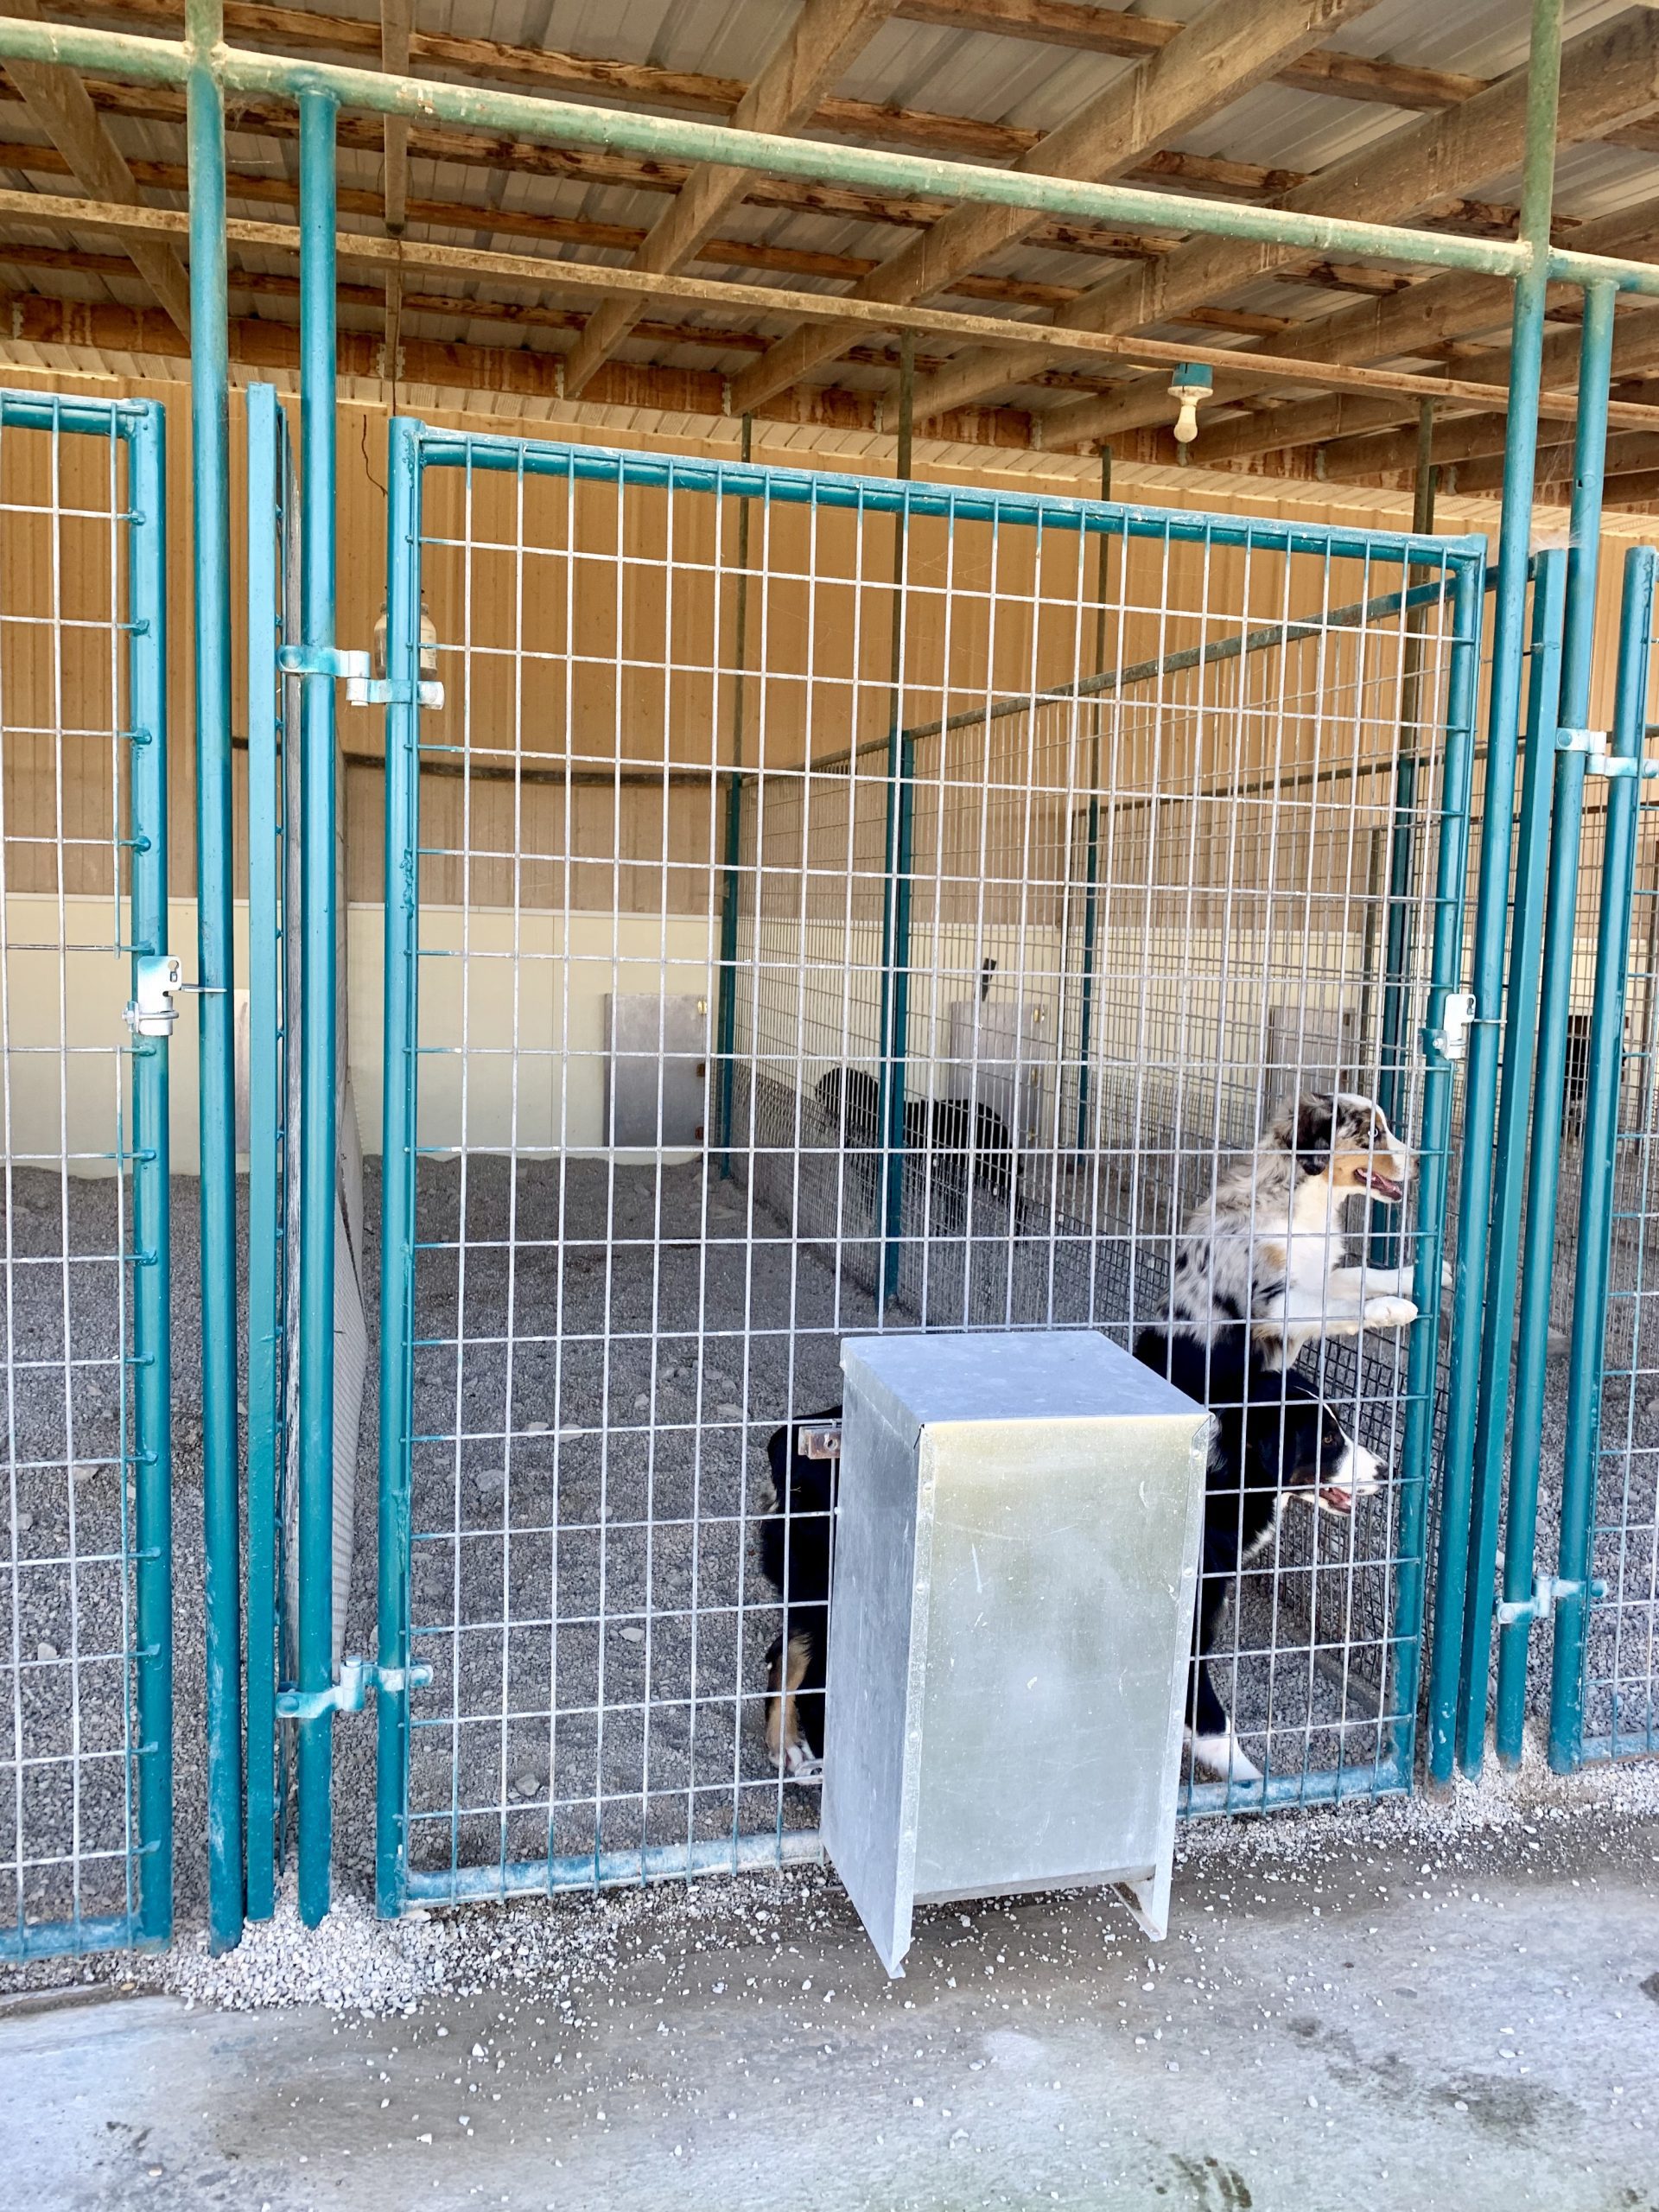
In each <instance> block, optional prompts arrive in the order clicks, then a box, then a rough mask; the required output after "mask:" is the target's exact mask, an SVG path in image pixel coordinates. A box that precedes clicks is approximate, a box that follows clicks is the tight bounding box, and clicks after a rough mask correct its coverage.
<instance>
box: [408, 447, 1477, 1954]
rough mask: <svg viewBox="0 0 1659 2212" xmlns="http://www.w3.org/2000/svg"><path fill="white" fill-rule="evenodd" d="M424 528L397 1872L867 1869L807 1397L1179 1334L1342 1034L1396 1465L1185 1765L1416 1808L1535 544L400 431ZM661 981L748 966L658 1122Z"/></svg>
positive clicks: (1240, 1640) (414, 590)
mask: <svg viewBox="0 0 1659 2212" xmlns="http://www.w3.org/2000/svg"><path fill="white" fill-rule="evenodd" d="M746 513H747V527H746V528H745V527H743V526H742V524H743V518H744V516H745V514H746ZM389 558H390V575H391V594H390V601H389V627H388V652H387V660H388V677H389V689H390V694H391V703H390V705H389V709H388V740H387V819H388V845H387V877H386V880H387V886H388V913H387V967H386V993H387V1001H386V1024H387V1027H386V1036H387V1052H386V1095H385V1136H384V1144H385V1162H386V1166H385V1185H384V1188H385V1213H384V1236H385V1242H384V1246H383V1250H384V1253H385V1276H384V1281H383V1314H382V1320H383V1325H382V1360H383V1368H382V1404H383V1408H384V1409H385V1412H384V1418H383V1427H382V1440H383V1459H382V1470H381V1482H382V1497H381V1512H380V1528H381V1532H382V1547H383V1548H382V1554H381V1562H380V1568H381V1618H380V1637H381V1648H380V1655H379V1666H380V1681H381V1697H380V1716H381V1719H380V1726H381V1791H382V1796H381V1808H380V1811H381V1830H380V1852H379V1857H380V1874H381V1883H380V1897H381V1904H382V1907H383V1909H385V1910H397V1909H398V1907H399V1906H400V1905H401V1904H403V1903H404V1902H406V1901H408V1900H410V1899H416V1898H418V1899H435V1898H442V1897H463V1896H469V1895H485V1894H499V1893H501V1892H503V1891H512V1890H525V1889H544V1888H549V1887H557V1886H562V1885H571V1884H581V1885H592V1884H595V1883H599V1882H603V1881H608V1880H618V1879H629V1880H632V1879H639V1878H648V1877H651V1876H653V1875H658V1874H670V1873H686V1872H700V1871H704V1870H715V1869H717V1868H732V1867H735V1866H741V1865H746V1864H752V1863H756V1862H757V1861H766V1862H771V1863H775V1862H776V1861H778V1860H779V1859H789V1858H792V1857H795V1856H798V1855H801V1854H803V1853H811V1852H813V1851H814V1850H815V1849H816V1841H815V1836H814V1825H815V1821H816V1813H817V1804H816V1785H814V1784H811V1783H800V1782H797V1781H794V1780H792V1779H785V1777H784V1775H782V1774H781V1773H780V1772H779V1771H778V1770H777V1767H776V1765H775V1764H774V1762H773V1760H772V1757H771V1756H770V1755H769V1754H768V1752H767V1751H766V1744H765V1737H764V1726H763V1724H764V1720H765V1717H766V1709H767V1704H768V1699H767V1692H766V1683H767V1662H766V1655H767V1650H768V1646H769V1644H770V1643H771V1642H772V1639H773V1637H775V1636H776V1635H778V1634H779V1632H780V1630H782V1628H783V1627H784V1625H785V1616H784V1611H783V1608H782V1606H781V1604H780V1600H779V1594H778V1592H776V1591H774V1590H773V1589H772V1586H770V1585H769V1584H768V1583H767V1582H766V1580H765V1579H764V1577H763V1575H762V1573H761V1572H760V1567H759V1564H758V1555H757V1554H756V1552H755V1549H754V1537H755V1531H756V1527H757V1524H758V1522H759V1521H760V1518H761V1517H762V1516H764V1515H765V1514H766V1512H767V1511H768V1510H771V1507H772V1489H771V1484H770V1482H769V1479H768V1473H767V1462H766V1443H767V1439H768V1437H769V1436H770V1435H771V1434H772V1432H773V1431H774V1430H775V1429H776V1428H777V1427H779V1426H780V1425H781V1424H783V1423H785V1422H786V1421H789V1420H790V1419H791V1418H792V1417H795V1416H798V1415H803V1414H810V1413H811V1412H813V1411H814V1410H816V1409H817V1408H823V1407H825V1406H828V1405H831V1404H833V1403H835V1402H836V1401H837V1400H838V1398H839V1395H840V1384H839V1346H840V1341H841V1338H842V1336H843V1335H844V1334H846V1333H849V1332H866V1331H868V1330H870V1329H872V1328H885V1329H893V1328H929V1327H949V1328H956V1329H960V1328H963V1327H969V1328H972V1327H986V1328H995V1329H1003V1330H1006V1329H1007V1328H1009V1327H1020V1326H1035V1327H1052V1326H1055V1325H1061V1326H1065V1325H1077V1326H1080V1327H1092V1328H1104V1329H1107V1330H1108V1331H1109V1332H1111V1333H1112V1334H1113V1335H1114V1336H1115V1337H1116V1339H1117V1340H1118V1341H1120V1342H1127V1341H1128V1339H1129V1338H1130V1336H1131V1335H1132V1333H1133V1332H1134V1330H1135V1329H1136V1328H1137V1327H1139V1326H1141V1325H1145V1324H1153V1323H1156V1322H1158V1321H1159V1320H1160V1319H1163V1318H1164V1315H1165V1313H1166V1301H1167V1296H1168V1284H1169V1273H1170V1266H1171V1259H1172V1254H1173V1246H1174V1242H1175V1239H1176V1236H1177V1235H1178V1233H1179V1229H1180V1227H1181V1224H1182V1222H1183V1219H1184V1217H1185V1214H1186V1213H1187V1212H1188V1211H1189V1210H1190V1209H1191V1208H1192V1206H1193V1205H1197V1204H1198V1202H1199V1201H1200V1200H1202V1199H1203V1198H1205V1194H1206V1193H1207V1192H1208V1191H1209V1189H1210V1188H1211V1185H1212V1184H1213V1182H1214V1180H1215V1179H1216V1177H1217V1173H1218V1172H1219V1171H1220V1169H1221V1167H1222V1166H1223V1164H1224V1162H1225V1161H1226V1160H1229V1159H1230V1157H1231V1156H1233V1155H1235V1154H1236V1153H1237V1152H1238V1151H1239V1150H1240V1149H1241V1148H1243V1149H1244V1150H1245V1151H1248V1148H1249V1147H1250V1146H1252V1145H1253V1144H1254V1143H1255V1142H1256V1141H1258V1139H1259V1138H1260V1136H1261V1134H1262V1130H1263V1129H1264V1128H1265V1126H1266V1124H1267V1122H1268V1119H1269V1118H1270V1116H1271V1115H1272V1113H1273V1112H1274V1110H1275V1109H1278V1108H1279V1107H1280V1106H1281V1104H1282V1103H1284V1102H1285V1101H1286V1100H1287V1098H1289V1097H1291V1096H1294V1094H1295V1093H1296V1092H1297V1091H1298V1090H1299V1089H1301V1088H1305V1087H1306V1080H1305V1079H1307V1078H1312V1077H1315V1076H1318V1077H1322V1078H1324V1079H1325V1080H1326V1081H1327V1082H1328V1080H1329V1078H1330V1077H1331V1075H1332V1072H1333V1071H1334V1072H1337V1073H1339V1074H1340V1075H1341V1077H1342V1079H1343V1081H1344V1084H1346V1085H1348V1086H1349V1087H1351V1088H1357V1089H1360V1090H1368V1091H1370V1092H1372V1093H1373V1094H1376V1095H1383V1096H1387V1097H1388V1098H1389V1102H1390V1106H1391V1111H1392V1113H1393V1115H1394V1118H1395V1122H1397V1124H1398V1125H1399V1126H1400V1127H1401V1128H1402V1129H1404V1130H1406V1131H1408V1133H1409V1134H1410V1135H1411V1136H1412V1138H1413V1140H1414V1141H1416V1142H1417V1143H1418V1144H1419V1145H1420V1146H1421V1156H1420V1159H1419V1160H1418V1164H1417V1168H1416V1172H1415V1179H1414V1188H1413V1194H1412V1200H1411V1206H1410V1211H1409V1213H1408V1217H1407V1218H1406V1219H1405V1221H1404V1222H1403V1224H1401V1223H1396V1224H1395V1228H1396V1231H1397V1232H1399V1241H1401V1242H1402V1244H1403V1262H1404V1264H1405V1265H1406V1266H1407V1267H1408V1268H1413V1269H1414V1274H1415V1288H1416V1293H1417V1297H1418V1302H1419V1304H1420V1306H1421V1311H1422V1314H1423V1319H1422V1320H1421V1323H1420V1325H1418V1326H1417V1327H1416V1328H1415V1329H1414V1330H1413V1331H1411V1332H1409V1333H1408V1335H1407V1336H1394V1337H1381V1336H1375V1335H1373V1336H1368V1337H1367V1338H1364V1340H1363V1343H1362V1344H1360V1345H1359V1346H1358V1347H1357V1348H1356V1346H1355V1344H1354V1343H1353V1341H1352V1340H1351V1339H1349V1340H1347V1341H1346V1342H1345V1344H1337V1343H1335V1342H1332V1343H1331V1344H1328V1345H1327V1347H1326V1357H1325V1362H1324V1364H1323V1366H1322V1367H1319V1368H1316V1370H1315V1379H1316V1380H1319V1377H1320V1376H1322V1377H1323V1381H1322V1383H1321V1387H1322V1389H1324V1391H1325V1395H1326V1396H1327V1398H1328V1400H1329V1402H1331V1403H1332V1405H1333V1407H1335V1408H1338V1412H1339V1414H1340V1415H1341V1417H1342V1418H1343V1419H1344V1422H1345V1425H1346V1426H1348V1427H1350V1428H1351V1429H1352V1430H1354V1431H1355V1432H1356V1433H1358V1434H1359V1435H1361V1436H1362V1437H1363V1440H1365V1441H1366V1442H1367V1443H1369V1444H1370V1446H1371V1448H1372V1449H1373V1450H1374V1451H1375V1452H1377V1454H1378V1457H1379V1459H1381V1460H1382V1462H1383V1465H1384V1467H1385V1470H1386V1471H1387V1477H1388V1479H1387V1480H1386V1482H1385V1484H1384V1485H1383V1489H1382V1491H1380V1493H1379V1494H1378V1496H1377V1497H1376V1498H1375V1499H1374V1500H1371V1501H1369V1502H1368V1503H1366V1504H1365V1505H1364V1506H1363V1509H1362V1510H1361V1511H1360V1512H1359V1513H1357V1515H1356V1516H1353V1517H1352V1518H1351V1519H1349V1520H1345V1521H1344V1522H1342V1523H1341V1524H1340V1525H1339V1526H1337V1525H1334V1524H1333V1525H1332V1528H1331V1529H1329V1531H1328V1532H1324V1533H1321V1532H1319V1531H1316V1530H1315V1529H1313V1525H1312V1523H1311V1522H1310V1521H1309V1520H1308V1517H1307V1516H1306V1514H1305V1513H1303V1512H1302V1511H1301V1510H1300V1509H1290V1510H1287V1512H1286V1513H1285V1514H1284V1515H1283V1516H1281V1518H1280V1519H1279V1521H1278V1522H1277V1523H1276V1534H1275V1535H1274V1539H1273V1541H1272V1542H1271V1543H1270V1544H1269V1545H1268V1548H1266V1550H1265V1551H1263V1552H1262V1553H1260V1554H1256V1555H1255V1557H1253V1558H1252V1559H1250V1560H1249V1561H1248V1563H1247V1564H1246V1566H1245V1567H1243V1569H1242V1570H1241V1572H1240V1573H1238V1574H1237V1575H1236V1577H1235V1578H1233V1584H1234V1586H1233V1589H1232V1597H1233V1603H1232V1605H1231V1607H1230V1618H1231V1621H1232V1627H1231V1629H1230V1631H1229V1634H1228V1638H1227V1641H1226V1644H1225V1648H1224V1649H1222V1650H1220V1651H1218V1652H1217V1656H1216V1658H1215V1661H1214V1662H1213V1663H1214V1666H1215V1669H1216V1671H1217V1676H1218V1678H1221V1677H1224V1679H1225V1683H1226V1687H1225V1688H1224V1692H1223V1694H1224V1699H1225V1700H1226V1701H1227V1702H1228V1703H1229V1705H1230V1709H1231V1710H1232V1711H1233V1713H1234V1714H1235V1717H1236V1721H1237V1725H1238V1727H1239V1731H1240V1734H1241V1737H1242V1738H1244V1739H1246V1740H1248V1742H1249V1745H1250V1746H1251V1751H1252V1756H1253V1757H1254V1758H1255V1760H1256V1763H1257V1764H1258V1765H1260V1766H1261V1767H1262V1775H1261V1777H1259V1778H1257V1779H1256V1780H1255V1781H1253V1782H1243V1781H1240V1780H1237V1779H1235V1780H1233V1781H1230V1782H1227V1783H1222V1782H1217V1781H1214V1780H1205V1779H1204V1778H1203V1777H1189V1778H1188V1780H1187V1782H1186V1783H1185V1785H1184V1792H1185V1795H1184V1802H1185V1806H1186V1808H1187V1809H1188V1810H1189V1811H1199V1810H1211V1809H1213V1810H1220V1809H1226V1808H1232V1809H1240V1808H1262V1807H1264V1806H1273V1805H1278V1804H1281V1803H1287V1802H1298V1803H1300V1802H1313V1801H1317V1800H1320V1799H1329V1798H1332V1797H1335V1796H1349V1795H1368V1796H1369V1795H1376V1794H1379V1793H1382V1792H1385V1791H1388V1790H1392V1789H1402V1788H1406V1787H1408V1786H1409V1777H1410V1770H1411V1760H1412V1747H1413V1739H1414V1726H1415V1715H1416V1688H1417V1681H1418V1675H1419V1656H1420V1636H1421V1618H1422V1599H1423V1581H1424V1574H1423V1567H1424V1531H1425V1515H1426V1509H1427V1497H1428V1491H1429V1486H1430V1483H1431V1480H1432V1478H1433V1395H1434V1394H1433V1376H1434V1371H1435V1316H1436V1313H1437V1312H1438V1306H1439V1300H1440V1267H1441V1238H1442V1233H1443V1221H1444V1205H1445V1194H1446V1167H1447V1160H1448V1154H1449V1149H1450V1129H1451V1116H1450V1089H1451V1083H1452V1063H1451V1062H1450V1061H1449V1060H1448V1059H1446V1058H1444V1057H1442V1056H1441V1055H1440V1052H1438V1051H1437V1050H1432V1051H1428V1052H1425V1051H1424V1049H1423V1044H1422V1040H1423V1039H1424V1038H1425V1036H1426V1035H1434V1034H1438V1033H1439V1031H1440V1026H1441V1014H1442V1008H1443V1001H1445V998H1446V995H1447V994H1448V993H1449V992H1451V991H1452V990H1453V989H1455V988H1456V986H1457V984H1458V982H1459V963H1460V959H1461V954H1462V943H1463V938H1462V905H1463V890H1464V881H1465V873H1466V861H1467V832H1468V796H1469V785H1470V776H1471V757H1472V745H1471V728H1472V719H1473V715H1474V709H1475V692H1476V688H1477V686H1476V664H1477V658H1478V626H1479V618H1480V607H1481V601H1482V582H1483V574H1484V569H1483V549H1482V548H1481V547H1480V546H1479V545H1478V543H1473V542H1471V541H1465V540H1441V539H1424V538H1419V539H1415V540H1410V539H1407V538H1405V537H1398V536H1392V535H1379V534H1370V533H1364V532H1357V531H1342V530H1329V529H1319V528H1316V529H1308V528H1304V527H1301V526H1299V525H1295V524H1280V523H1255V522H1243V521H1239V520H1237V519H1236V518H1211V517H1206V516H1199V515H1189V514H1171V513H1160V512H1152V511H1147V510H1141V509H1135V508H1129V507H1122V506H1115V505H1098V504H1091V503H1086V502H1077V501H1070V500H1061V499H1029V498H1022V497H1012V496H1002V495H995V494H986V493H979V492H975V493H956V492H951V491H947V490H944V489H941V488H939V487H936V486H918V485H914V484H901V485H893V484H890V483H883V482H878V481H871V480H863V479H854V478H845V477H836V476H828V475H818V474H804V473H798V472H793V471H784V470H772V469H764V468H758V467H747V466H734V465H727V464H721V463H710V462H707V461H678V460H666V459H661V458H658V457H655V456H650V455H634V454H616V453H607V452H605V451H603V450H601V449H597V448H583V447H577V448H570V447H565V446H561V445H557V444H552V443H547V444H543V443H539V442H528V441H516V440H510V439H500V438H467V437H463V436H459V435H450V434H447V433H440V432H437V431H435V430H429V429H425V428H424V427H423V426H421V425H419V424H416V423H407V422H400V423H397V424H396V425H395V426H394V437H393V445H392V480H391V531H390V556H389ZM1408 564H1409V565H1408ZM426 610H429V616H430V620H431V624H432V626H433V627H434V629H435V640H436V641H435V648H434V647H430V646H429V647H428V648H427V649H426V650H427V652H434V651H435V659H436V665H437V672H438V674H439V675H440V676H441V677H442V682H443V694H444V703H443V705H442V709H441V710H437V711H434V710H423V709H422V708H421V707H420V705H419V703H418V682H419V671H418V668H417V660H418V659H419V658H420V657H421V654H422V651H423V649H422V646H421V644H420V638H421V630H422V623H423V612H424V611H426ZM618 994H627V995H635V996H638V995H641V994H645V995H654V996H655V997H656V998H657V999H658V1000H659V1001H660V1002H661V1004H662V1006H663V1008H664V1015H663V1024H662V1033H661V1035H660V1036H659V1038H658V1053H657V1061H658V1067H659V1069H661V1070H667V1069H668V1068H669V1066H670V1064H671V1062H672V1060H673V1057H674V1055H673V1050H672V1046H673V1039H672V1038H671V1036H670V1033H669V1031H668V1028H667V1027H666V1025H667V1021H668V1011H667V1010H668V1008H669V1007H670V1006H671V1004H672V1002H674V1001H677V999H679V998H681V997H683V996H686V995H695V996H700V997H707V998H708V999H709V1002H710V1003H711V1005H712V1007H713V1009H714V1037H713V1044H712V1051H711V1054H710V1058H709V1061H708V1064H707V1082H708V1114H707V1116H706V1120H707V1138H706V1141H705V1143H704V1144H703V1145H702V1146H701V1147H699V1146H696V1145H690V1146H688V1145H684V1144H680V1145H678V1146H676V1145H674V1144H672V1143H671V1141H668V1140H669V1137H670V1135H671V1133H670V1132H669V1131H667V1130H665V1129H662V1128H659V1130H658V1135H659V1137H661V1138H662V1140H663V1141H659V1142H658V1143H655V1144H651V1143H645V1144H639V1145H634V1146H629V1147H623V1146H620V1145H617V1144H613V1143H611V1142H610V1141H608V1137H609V1135H610V1132H608V1131H607V1128H606V1126H605V1122H604V1096H605V1091H604V1078H605V1075H606V1071H607V1061H608V1054H609V1038H608V1033H607V1027H606V1016H605V1009H606V1001H607V995H618ZM635 1087H636V1089H637V1088H638V1087H639V1086H638V1084H637V1082H636V1086H635ZM1353 1227H1354V1228H1355V1230H1356V1232H1357V1233H1358V1234H1362V1235H1363V1230H1364V1227H1365V1224H1364V1223H1363V1221H1362V1222H1357V1223H1356V1224H1353ZM1356 1349H1357V1351H1358V1352H1359V1354H1360V1356H1359V1357H1357V1358H1356V1357H1355V1352H1356ZM424 1667H429V1668H430V1669H432V1679H431V1681H430V1682H429V1683H425V1682H420V1681H416V1680H415V1679H414V1678H413V1677H412V1676H411V1675H410V1673H409V1671H408V1670H409V1669H411V1668H424Z"/></svg>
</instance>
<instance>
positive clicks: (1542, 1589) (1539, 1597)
mask: <svg viewBox="0 0 1659 2212" xmlns="http://www.w3.org/2000/svg"><path fill="white" fill-rule="evenodd" d="M1584 1592H1585V1586H1584V1584H1583V1583H1582V1582H1573V1581H1571V1580H1567V1579H1566V1578H1564V1577H1563V1576H1561V1575H1559V1574H1535V1575H1534V1576H1533V1578H1532V1595H1531V1597H1530V1598H1512V1599H1507V1600H1505V1601H1504V1602H1503V1604H1501V1605H1499V1606H1498V1609H1497V1624H1498V1626H1499V1627H1500V1628H1512V1627H1513V1626H1514V1625H1515V1624H1516V1622H1517V1621H1547V1620H1549V1619H1551V1618H1554V1611H1555V1608H1556V1606H1557V1605H1567V1603H1569V1601H1570V1600H1572V1599H1575V1598H1582V1597H1583V1595H1584ZM1590 1595H1591V1597H1592V1599H1595V1598H1605V1596H1606V1595H1607V1585H1606V1584H1605V1582H1592V1584H1591V1585H1590Z"/></svg>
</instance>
